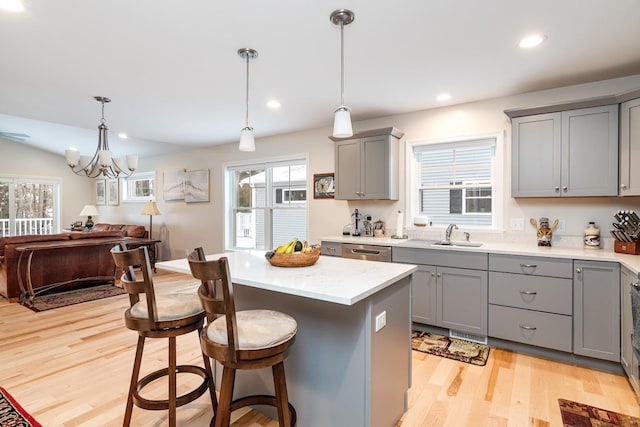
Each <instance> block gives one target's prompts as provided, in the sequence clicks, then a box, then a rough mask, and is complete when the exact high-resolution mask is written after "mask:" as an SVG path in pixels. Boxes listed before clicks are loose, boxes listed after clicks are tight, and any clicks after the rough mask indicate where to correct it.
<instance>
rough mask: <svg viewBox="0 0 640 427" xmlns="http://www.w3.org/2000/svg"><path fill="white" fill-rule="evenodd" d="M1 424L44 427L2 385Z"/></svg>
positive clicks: (0, 399) (8, 426)
mask: <svg viewBox="0 0 640 427" xmlns="http://www.w3.org/2000/svg"><path fill="white" fill-rule="evenodd" d="M0 426H2V427H42V425H41V424H40V423H39V422H37V421H36V420H35V419H34V418H33V417H32V416H31V415H29V414H28V413H27V411H25V410H24V409H23V408H22V406H20V404H19V403H18V402H16V400H15V399H14V398H13V397H12V396H11V395H10V394H9V393H8V392H7V390H5V389H3V388H2V387H0Z"/></svg>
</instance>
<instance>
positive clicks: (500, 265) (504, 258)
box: [489, 254, 573, 279]
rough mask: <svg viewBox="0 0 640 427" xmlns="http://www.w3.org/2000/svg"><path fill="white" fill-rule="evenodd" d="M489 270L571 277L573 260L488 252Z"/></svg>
mask: <svg viewBox="0 0 640 427" xmlns="http://www.w3.org/2000/svg"><path fill="white" fill-rule="evenodd" d="M489 270H491V271H502V272H505V273H518V274H531V275H536V276H549V277H565V278H567V279H571V278H573V260H571V259H564V258H544V257H530V256H518V255H501V254H489Z"/></svg>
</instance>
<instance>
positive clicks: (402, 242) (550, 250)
mask: <svg viewBox="0 0 640 427" xmlns="http://www.w3.org/2000/svg"><path fill="white" fill-rule="evenodd" d="M321 240H322V241H323V242H336V243H361V244H364V245H380V246H402V247H413V248H421V249H435V250H442V251H468V252H481V253H493V254H507V255H528V256H539V257H551V258H571V259H583V260H591V261H611V262H618V263H620V264H621V265H623V266H625V267H627V268H628V269H629V270H631V271H632V272H633V273H634V274H636V275H638V276H639V277H640V255H627V254H620V253H617V252H614V251H613V250H608V249H585V248H582V247H578V248H567V247H553V246H552V247H544V246H536V245H535V243H534V244H524V243H500V242H486V243H482V246H480V247H464V246H432V245H431V243H433V240H424V241H423V240H410V239H392V238H390V237H353V236H329V237H323V238H322V239H321Z"/></svg>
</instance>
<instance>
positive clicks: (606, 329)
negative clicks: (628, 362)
mask: <svg viewBox="0 0 640 427" xmlns="http://www.w3.org/2000/svg"><path fill="white" fill-rule="evenodd" d="M573 266H574V268H575V271H574V276H573V352H574V353H575V354H579V355H582V356H589V357H595V358H598V359H604V360H610V361H613V362H619V361H620V265H619V264H618V263H614V262H601V261H578V260H576V261H574V264H573Z"/></svg>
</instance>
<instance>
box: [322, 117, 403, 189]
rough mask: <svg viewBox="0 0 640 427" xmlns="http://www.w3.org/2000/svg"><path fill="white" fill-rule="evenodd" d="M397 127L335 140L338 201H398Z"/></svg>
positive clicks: (401, 133)
mask: <svg viewBox="0 0 640 427" xmlns="http://www.w3.org/2000/svg"><path fill="white" fill-rule="evenodd" d="M403 135H404V133H403V132H401V131H399V130H398V129H396V128H393V127H391V128H383V129H375V130H371V131H367V132H361V133H358V134H354V135H353V137H351V138H349V139H343V138H334V137H330V138H331V139H332V140H333V141H335V198H336V199H338V200H398V149H399V148H398V141H399V140H400V138H402V136H403Z"/></svg>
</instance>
